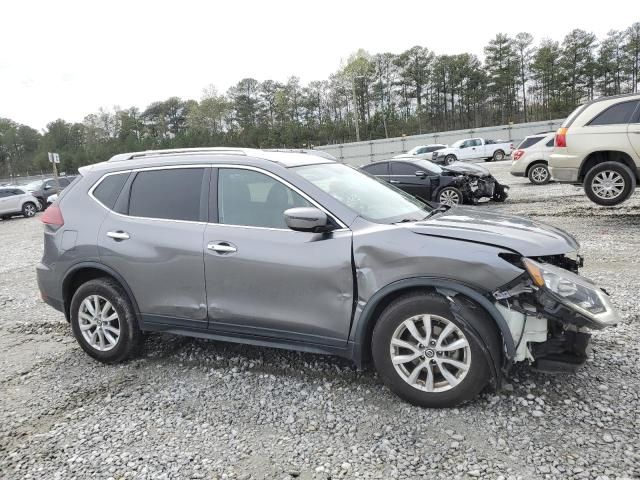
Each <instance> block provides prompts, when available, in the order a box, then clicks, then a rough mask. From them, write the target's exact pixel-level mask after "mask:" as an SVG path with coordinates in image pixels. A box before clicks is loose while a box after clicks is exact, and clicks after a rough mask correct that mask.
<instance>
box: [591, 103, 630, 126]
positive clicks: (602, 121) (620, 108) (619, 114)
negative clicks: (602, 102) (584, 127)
mask: <svg viewBox="0 0 640 480" xmlns="http://www.w3.org/2000/svg"><path fill="white" fill-rule="evenodd" d="M637 106H638V101H637V100H635V101H632V102H622V103H616V104H615V105H611V106H610V107H609V108H607V109H606V110H605V111H603V112H601V113H600V114H598V115H596V117H595V118H593V119H592V120H591V121H590V122H589V125H591V126H596V125H620V124H626V123H629V121H630V120H631V115H633V112H634V111H635V110H636V107H637Z"/></svg>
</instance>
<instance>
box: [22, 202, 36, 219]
mask: <svg viewBox="0 0 640 480" xmlns="http://www.w3.org/2000/svg"><path fill="white" fill-rule="evenodd" d="M24 214H25V216H26V217H33V216H34V215H35V214H36V206H35V205H34V204H32V203H29V204H27V205H25V206H24Z"/></svg>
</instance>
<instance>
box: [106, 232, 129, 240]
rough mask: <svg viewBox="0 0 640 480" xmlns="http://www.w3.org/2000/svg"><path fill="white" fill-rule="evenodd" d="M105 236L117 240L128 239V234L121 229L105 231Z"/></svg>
mask: <svg viewBox="0 0 640 480" xmlns="http://www.w3.org/2000/svg"><path fill="white" fill-rule="evenodd" d="M107 237H110V238H113V239H114V240H118V241H122V240H129V234H128V233H127V232H123V231H122V230H118V231H117V232H107Z"/></svg>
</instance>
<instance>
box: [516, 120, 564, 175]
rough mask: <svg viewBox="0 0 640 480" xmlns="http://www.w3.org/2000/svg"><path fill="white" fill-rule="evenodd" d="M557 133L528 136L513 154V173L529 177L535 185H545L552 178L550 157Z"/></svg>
mask: <svg viewBox="0 0 640 480" xmlns="http://www.w3.org/2000/svg"><path fill="white" fill-rule="evenodd" d="M554 139H555V133H554V132H550V133H540V134H537V135H529V136H528V137H526V138H525V139H524V140H523V141H522V142H521V143H520V145H518V148H517V149H516V150H514V152H513V153H512V154H511V158H513V161H512V162H511V175H513V176H514V177H528V178H529V181H530V182H531V183H533V184H534V185H544V184H546V183H549V180H551V174H550V173H549V167H548V165H549V157H550V156H551V152H553V144H554Z"/></svg>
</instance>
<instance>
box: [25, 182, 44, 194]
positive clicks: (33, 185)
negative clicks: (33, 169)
mask: <svg viewBox="0 0 640 480" xmlns="http://www.w3.org/2000/svg"><path fill="white" fill-rule="evenodd" d="M41 186H42V180H36V181H35V182H31V183H27V184H26V185H25V187H24V188H26V189H27V190H29V191H31V192H32V191H35V190H40V187H41Z"/></svg>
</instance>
